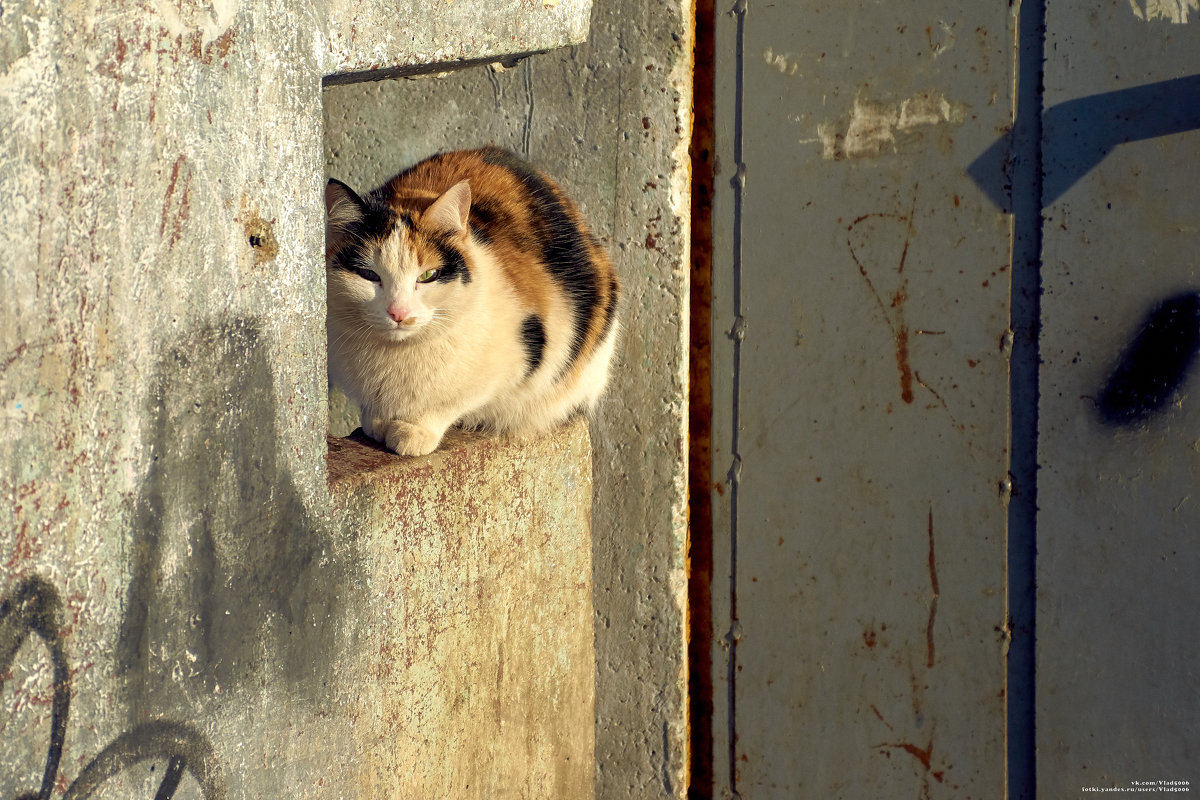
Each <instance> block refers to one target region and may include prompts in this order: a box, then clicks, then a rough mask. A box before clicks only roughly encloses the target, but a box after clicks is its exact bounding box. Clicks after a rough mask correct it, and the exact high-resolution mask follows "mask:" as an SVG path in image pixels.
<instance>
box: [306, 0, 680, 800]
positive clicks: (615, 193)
mask: <svg viewBox="0 0 1200 800" xmlns="http://www.w3.org/2000/svg"><path fill="white" fill-rule="evenodd" d="M689 13H690V8H689V6H688V5H687V4H682V3H675V2H672V3H666V4H659V3H644V2H640V0H639V1H637V2H634V1H631V0H608V1H607V2H601V3H597V4H596V6H595V10H594V13H593V17H592V22H591V34H590V35H589V38H588V42H587V43H586V44H584V45H581V46H579V47H576V48H571V49H565V50H561V51H556V52H553V53H549V54H546V55H540V56H534V57H532V58H529V59H527V60H525V61H522V62H520V63H519V64H517V65H516V66H515V67H513V68H512V69H507V70H495V69H492V68H490V67H480V68H477V69H473V70H468V71H462V72H455V73H453V74H450V75H446V76H443V77H438V78H421V79H417V80H411V81H391V82H381V83H371V84H359V85H355V86H344V87H343V86H337V87H332V88H329V89H327V90H326V92H325V98H324V103H325V110H326V117H325V123H326V147H327V150H326V155H327V168H328V170H329V174H330V176H331V177H337V178H339V179H341V180H344V181H347V182H349V183H350V184H351V185H352V186H354V187H355V188H361V189H367V188H371V187H373V186H375V185H377V184H378V183H380V182H382V181H383V180H384V179H386V178H388V177H390V176H391V175H392V174H394V173H395V172H397V171H398V170H399V169H400V168H402V167H404V166H406V165H408V164H411V163H413V162H415V161H417V160H419V159H421V158H423V157H425V156H426V155H429V154H431V153H433V152H437V151H439V150H446V149H454V148H460V147H473V146H478V145H480V144H484V143H489V142H491V143H495V144H498V145H501V146H504V147H508V148H511V149H513V150H515V151H516V152H519V153H522V154H524V155H526V156H528V157H529V158H531V159H532V160H533V161H534V162H535V163H537V164H539V165H540V166H542V167H543V168H544V169H545V170H547V171H548V172H549V173H550V174H552V175H554V176H556V177H557V178H558V179H560V180H561V181H562V183H563V184H564V185H565V186H566V188H567V189H568V191H569V192H570V193H571V194H572V195H573V196H574V197H575V198H576V199H577V200H578V201H579V202H580V204H581V205H582V207H583V210H584V212H585V214H586V215H587V217H588V218H589V220H590V221H591V223H592V225H593V227H594V228H595V230H596V232H597V234H598V235H599V237H600V239H601V241H602V242H603V243H604V244H605V245H606V246H607V247H608V250H609V252H610V253H611V254H612V256H613V258H614V260H615V263H616V267H617V270H618V272H619V273H620V275H621V279H622V281H623V284H624V291H625V298H624V301H623V304H622V307H621V317H622V324H623V325H624V335H623V338H622V340H621V342H620V344H619V346H618V353H617V356H616V360H615V371H614V374H613V378H612V382H611V388H610V390H609V392H608V394H607V395H606V396H605V397H604V399H603V400H601V403H600V409H599V413H598V415H597V418H596V420H595V421H594V423H593V425H592V441H593V444H594V446H595V457H594V463H593V469H594V475H595V485H596V490H595V491H596V494H595V509H594V513H593V533H594V540H593V541H594V545H593V559H594V569H595V572H594V579H595V621H596V667H597V673H596V697H597V702H596V764H597V773H596V793H597V796H598V797H604V798H624V797H639V798H651V797H678V796H682V793H683V792H684V791H685V786H684V778H683V771H684V765H685V762H686V734H685V726H684V717H685V715H684V710H683V706H684V697H685V694H684V680H685V677H684V676H685V671H686V666H685V659H684V642H685V630H684V624H685V612H684V607H685V597H684V592H685V572H684V545H685V536H686V519H685V512H684V502H685V456H684V446H685V445H684V442H685V436H684V422H685V408H684V402H683V397H684V387H685V386H686V372H685V370H686V363H687V362H686V352H687V351H686V341H685V337H686V331H687V320H686V313H685V310H684V309H685V308H686V305H687V291H688V279H687V264H688V260H687V255H686V254H687V247H688V235H689V234H688V210H689V193H688V168H687V150H686V148H687V143H688V136H689V130H690V117H689V103H690V55H691V49H690V43H691V21H690V19H689V17H688V15H689ZM335 398H336V393H335ZM336 405H337V402H336V399H335V406H336ZM334 424H335V425H339V424H340V425H341V427H340V428H337V430H340V431H347V430H350V429H352V428H353V427H355V426H356V425H357V421H356V419H355V415H354V414H353V412H351V413H350V414H349V416H348V417H347V418H345V419H343V420H342V421H341V422H340V423H339V421H338V420H337V419H335V420H334Z"/></svg>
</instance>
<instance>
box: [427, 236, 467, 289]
mask: <svg viewBox="0 0 1200 800" xmlns="http://www.w3.org/2000/svg"><path fill="white" fill-rule="evenodd" d="M429 241H430V243H431V244H432V245H433V246H434V247H436V248H437V251H438V255H440V256H441V258H442V267H441V269H442V272H441V274H440V275H438V276H437V280H436V282H437V283H449V282H450V281H456V280H461V281H462V282H463V283H470V282H471V270H470V269H468V268H467V262H466V260H465V259H464V258H463V254H462V251H460V250H459V249H458V248H457V247H455V246H454V244H453V243H452V242H451V241H450V239H449V237H445V236H431V237H429Z"/></svg>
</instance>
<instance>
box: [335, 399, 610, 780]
mask: <svg viewBox="0 0 1200 800" xmlns="http://www.w3.org/2000/svg"><path fill="white" fill-rule="evenodd" d="M328 470H329V471H328V476H329V486H330V492H331V495H332V498H333V503H334V506H335V509H337V511H338V512H340V513H338V516H339V517H340V518H341V520H342V524H343V525H346V526H348V527H349V528H351V529H352V530H346V533H347V534H348V535H350V536H356V537H357V542H356V549H357V550H358V560H359V563H360V564H361V569H362V573H363V574H361V575H360V576H359V585H360V591H361V593H362V596H363V602H362V603H361V604H359V606H358V610H357V614H356V618H355V619H354V621H353V624H354V625H355V626H356V628H357V636H356V637H354V638H355V642H354V644H353V655H351V656H350V657H349V658H348V659H347V663H345V664H344V669H345V670H346V680H345V684H346V686H347V689H346V690H345V691H346V695H347V696H346V697H345V698H344V700H345V701H346V703H345V706H344V708H345V711H344V713H346V714H348V715H349V716H348V719H349V720H350V722H351V724H352V726H353V727H352V729H351V731H350V736H351V737H352V738H353V739H354V740H356V741H357V743H358V744H357V747H356V748H355V749H356V750H357V751H358V752H359V753H360V754H361V755H360V760H359V763H358V765H357V766H358V769H359V773H360V775H359V778H358V780H357V781H356V783H357V784H358V786H359V787H360V788H361V790H362V796H364V797H454V798H475V797H478V798H495V797H520V798H588V797H591V796H592V793H593V787H592V784H593V773H594V765H593V756H592V751H593V739H594V735H593V691H594V690H593V684H594V675H593V673H594V666H593V664H594V662H593V652H592V577H591V536H590V528H591V496H592V481H591V447H590V443H589V440H588V435H587V427H586V425H585V424H584V423H583V422H577V423H575V424H573V425H571V426H569V427H567V428H566V429H564V430H561V431H557V432H555V433H553V434H550V435H548V436H546V437H544V438H541V439H537V440H535V441H530V442H521V443H517V442H511V441H506V440H498V439H493V438H487V437H481V436H473V435H468V434H461V433H458V434H452V435H451V436H450V437H449V439H448V441H447V442H445V443H443V446H442V448H441V449H440V450H438V452H436V453H434V454H433V455H431V456H428V457H425V458H415V459H410V458H401V457H399V456H396V455H395V454H392V453H389V452H387V451H385V450H383V449H382V448H380V447H379V446H378V445H377V444H376V443H374V442H371V441H369V440H367V439H365V438H364V437H362V435H361V434H358V435H356V436H354V437H351V438H348V439H335V438H330V439H329V456H328ZM352 676H358V677H357V680H355V679H353V678H352ZM363 676H366V677H367V679H366V680H364V679H363Z"/></svg>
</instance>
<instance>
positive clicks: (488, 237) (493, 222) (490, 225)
mask: <svg viewBox="0 0 1200 800" xmlns="http://www.w3.org/2000/svg"><path fill="white" fill-rule="evenodd" d="M504 216H505V215H504V212H503V211H501V210H500V209H499V208H497V207H496V206H495V205H494V204H492V203H491V202H489V201H488V200H480V199H475V198H472V200H471V213H470V217H469V220H470V224H471V233H472V234H474V236H475V238H476V239H478V240H479V241H480V242H482V243H484V244H491V243H492V242H493V241H494V240H495V238H496V236H495V233H494V232H495V230H496V228H497V227H499V226H502V225H504V224H505V219H504Z"/></svg>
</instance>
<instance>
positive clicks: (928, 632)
mask: <svg viewBox="0 0 1200 800" xmlns="http://www.w3.org/2000/svg"><path fill="white" fill-rule="evenodd" d="M929 584H930V588H932V590H933V598H932V599H931V600H930V602H929V623H928V624H927V625H926V626H925V649H926V653H927V655H928V659H927V664H926V665H927V666H928V667H930V668H932V667H933V660H934V651H933V622H934V619H935V618H936V617H937V607H938V597H939V596H940V595H941V592H940V591H939V589H938V576H937V559H936V558H935V556H934V550H933V506H932V505H931V506H930V507H929Z"/></svg>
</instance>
